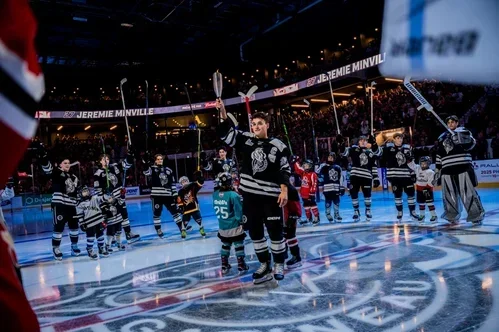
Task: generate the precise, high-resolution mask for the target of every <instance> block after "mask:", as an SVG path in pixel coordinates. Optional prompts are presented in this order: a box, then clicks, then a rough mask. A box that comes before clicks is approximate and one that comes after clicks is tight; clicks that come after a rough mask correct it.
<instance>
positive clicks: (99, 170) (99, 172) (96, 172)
mask: <svg viewBox="0 0 499 332" xmlns="http://www.w3.org/2000/svg"><path fill="white" fill-rule="evenodd" d="M103 172H104V170H103V169H102V168H99V169H98V170H97V171H95V173H94V175H95V176H101V174H102V173H103Z"/></svg>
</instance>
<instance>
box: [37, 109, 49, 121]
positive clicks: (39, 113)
mask: <svg viewBox="0 0 499 332" xmlns="http://www.w3.org/2000/svg"><path fill="white" fill-rule="evenodd" d="M50 117H51V113H50V111H37V112H36V113H35V118H36V119H50Z"/></svg>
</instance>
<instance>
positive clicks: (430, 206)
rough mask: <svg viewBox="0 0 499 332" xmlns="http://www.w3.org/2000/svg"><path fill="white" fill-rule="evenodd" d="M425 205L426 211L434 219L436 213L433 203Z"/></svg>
mask: <svg viewBox="0 0 499 332" xmlns="http://www.w3.org/2000/svg"><path fill="white" fill-rule="evenodd" d="M426 205H428V210H430V214H431V215H432V216H433V217H436V216H437V211H435V205H433V203H426Z"/></svg>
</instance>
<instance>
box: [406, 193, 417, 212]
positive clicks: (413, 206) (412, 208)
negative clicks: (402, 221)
mask: <svg viewBox="0 0 499 332" xmlns="http://www.w3.org/2000/svg"><path fill="white" fill-rule="evenodd" d="M407 205H409V212H410V213H411V214H414V211H416V199H415V198H414V196H409V197H407Z"/></svg>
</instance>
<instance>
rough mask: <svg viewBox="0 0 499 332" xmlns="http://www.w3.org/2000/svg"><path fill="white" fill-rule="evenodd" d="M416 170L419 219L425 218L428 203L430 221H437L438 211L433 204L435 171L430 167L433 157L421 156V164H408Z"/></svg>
mask: <svg viewBox="0 0 499 332" xmlns="http://www.w3.org/2000/svg"><path fill="white" fill-rule="evenodd" d="M407 165H408V166H409V167H410V168H411V169H412V170H414V172H416V200H417V203H418V204H419V221H423V220H424V219H425V205H428V210H430V214H431V218H430V222H431V223H435V222H437V212H436V211H435V204H433V179H434V177H435V172H434V171H433V170H432V169H430V165H431V159H430V157H428V156H424V157H421V158H419V165H417V164H415V163H414V162H411V163H408V164H407Z"/></svg>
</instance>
